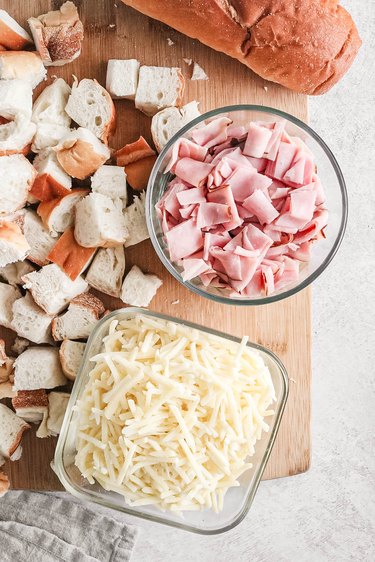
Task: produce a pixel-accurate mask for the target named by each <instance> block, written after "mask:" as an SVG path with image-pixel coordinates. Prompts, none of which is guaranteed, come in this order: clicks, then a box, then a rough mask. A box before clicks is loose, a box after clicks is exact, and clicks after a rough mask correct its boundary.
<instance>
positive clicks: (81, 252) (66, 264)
mask: <svg viewBox="0 0 375 562" xmlns="http://www.w3.org/2000/svg"><path fill="white" fill-rule="evenodd" d="M95 252H96V248H84V247H83V246H80V245H79V244H78V242H77V240H76V239H75V238H74V229H73V227H69V228H68V229H67V230H66V231H65V232H64V234H63V235H62V236H61V237H60V238H59V239H58V241H57V242H56V244H55V245H54V247H53V248H52V250H51V251H50V253H49V254H48V256H47V258H48V259H49V260H50V261H51V262H53V263H55V264H57V265H58V266H59V267H60V268H61V269H62V270H63V271H64V273H66V275H68V277H70V279H71V280H72V281H74V280H75V279H77V277H78V276H79V275H81V274H82V273H83V272H84V271H85V269H86V268H87V267H88V265H89V264H90V262H91V260H92V258H93V257H94V254H95Z"/></svg>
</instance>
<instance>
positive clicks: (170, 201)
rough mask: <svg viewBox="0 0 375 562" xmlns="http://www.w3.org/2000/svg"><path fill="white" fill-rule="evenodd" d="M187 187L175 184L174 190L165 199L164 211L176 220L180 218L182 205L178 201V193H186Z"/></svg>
mask: <svg viewBox="0 0 375 562" xmlns="http://www.w3.org/2000/svg"><path fill="white" fill-rule="evenodd" d="M185 189H186V186H185V185H184V184H183V183H174V184H173V187H172V189H171V190H170V191H169V193H168V195H167V196H166V197H165V199H164V209H165V210H166V211H168V213H169V214H170V215H172V217H173V218H175V219H176V220H179V218H180V207H181V205H180V203H179V200H178V199H177V193H179V192H180V191H184V190H185Z"/></svg>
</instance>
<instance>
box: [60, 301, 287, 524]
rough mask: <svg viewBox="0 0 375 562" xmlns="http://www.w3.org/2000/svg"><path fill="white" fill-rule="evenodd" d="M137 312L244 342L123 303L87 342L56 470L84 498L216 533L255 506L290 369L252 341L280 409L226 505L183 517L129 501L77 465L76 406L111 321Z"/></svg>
mask: <svg viewBox="0 0 375 562" xmlns="http://www.w3.org/2000/svg"><path fill="white" fill-rule="evenodd" d="M138 314H142V315H147V316H149V317H151V318H158V319H163V320H169V321H172V322H176V323H179V324H183V325H184V326H187V327H191V328H194V329H196V330H200V331H202V332H206V333H209V334H213V335H215V336H219V337H221V338H226V339H228V340H231V341H234V342H238V343H240V341H241V340H240V339H239V338H236V337H233V336H229V335H227V334H223V333H222V332H217V331H215V330H211V329H208V328H205V327H203V326H199V325H197V324H193V323H191V322H186V321H183V320H180V319H178V318H174V317H170V316H165V315H163V314H158V313H156V312H152V311H149V310H145V309H141V308H131V307H129V308H124V309H120V310H116V311H114V312H112V313H111V314H109V315H108V316H105V317H104V318H103V319H102V320H101V321H100V322H98V324H97V325H96V327H95V329H94V330H93V332H92V334H91V336H90V338H89V340H88V342H87V345H86V350H85V354H84V357H83V360H82V364H81V368H80V371H79V373H78V376H77V379H76V381H75V383H74V386H73V390H72V394H71V398H70V401H69V404H68V407H67V410H66V414H65V418H64V422H63V425H62V428H61V432H60V436H59V440H58V443H57V447H56V453H55V471H56V474H57V476H58V478H59V479H60V481H61V483H62V484H63V486H64V487H65V489H66V490H67V491H68V492H70V493H71V494H73V495H74V496H76V497H77V498H79V499H81V500H89V501H93V502H96V503H99V504H102V505H104V506H106V507H110V508H112V509H116V510H118V511H122V512H124V513H128V514H130V515H134V516H136V517H141V518H143V519H148V520H150V521H156V522H158V523H164V524H166V525H170V526H173V527H178V528H180V529H184V530H187V531H191V532H195V533H200V534H205V535H211V534H216V533H222V532H225V531H228V530H230V529H232V528H233V527H235V526H236V525H238V523H240V521H242V519H243V518H244V517H245V515H246V514H247V512H248V511H249V509H250V506H251V503H252V501H253V499H254V496H255V493H256V491H257V488H258V485H259V482H260V479H261V477H262V474H263V471H264V469H265V466H266V464H267V461H268V458H269V455H270V453H271V450H272V446H273V444H274V441H275V438H276V435H277V431H278V428H279V425H280V421H281V418H282V415H283V411H284V408H285V404H286V400H287V396H288V375H287V372H286V370H285V367H284V366H283V364H282V363H281V361H280V360H279V359H278V357H277V356H276V355H275V354H274V353H272V352H271V351H269V350H268V349H266V348H264V347H262V346H260V345H256V344H253V343H247V345H248V346H249V347H250V348H252V349H254V350H257V351H258V352H259V353H260V355H261V357H262V358H263V360H264V362H265V364H266V365H267V367H268V369H269V372H270V374H271V378H272V382H273V385H274V389H275V396H276V402H274V403H273V404H272V409H273V410H274V412H275V413H274V414H273V415H272V416H269V417H267V424H268V425H269V428H270V429H269V431H268V433H265V432H264V431H263V432H262V436H261V439H260V440H259V441H257V444H256V446H255V454H254V455H253V456H252V457H251V462H252V465H253V466H252V468H250V469H249V470H247V471H246V472H245V473H244V474H243V475H242V476H241V477H240V478H239V482H240V486H238V487H233V488H230V489H229V490H228V492H227V493H226V495H225V498H224V505H223V510H222V511H221V512H220V513H215V512H214V511H213V510H211V509H206V510H203V511H191V512H190V511H185V512H183V517H181V516H179V515H178V514H175V513H173V512H162V511H160V510H159V509H157V508H155V507H153V506H142V507H130V506H129V505H127V504H126V503H125V500H124V497H123V496H122V495H120V494H118V493H116V492H110V491H107V490H104V488H102V486H100V484H98V483H95V484H90V483H89V482H88V480H86V478H84V477H83V476H82V475H81V473H80V471H79V469H78V468H77V467H76V465H75V456H76V445H75V442H76V427H77V424H76V422H77V416H78V414H77V412H76V411H75V410H74V406H75V404H76V403H77V400H79V399H80V398H81V397H82V393H83V391H84V388H85V386H86V383H87V381H88V377H89V372H90V370H91V368H92V365H93V364H92V363H91V364H90V358H91V357H93V356H94V355H96V354H97V353H99V352H100V350H101V346H102V340H103V338H104V337H105V336H106V335H107V334H108V330H109V326H110V324H111V322H112V321H113V320H118V321H121V320H125V319H129V318H132V317H134V316H136V315H138Z"/></svg>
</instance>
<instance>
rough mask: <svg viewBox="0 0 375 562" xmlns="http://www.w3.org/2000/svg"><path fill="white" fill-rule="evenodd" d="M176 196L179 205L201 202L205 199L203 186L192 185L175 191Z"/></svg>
mask: <svg viewBox="0 0 375 562" xmlns="http://www.w3.org/2000/svg"><path fill="white" fill-rule="evenodd" d="M176 197H177V200H178V202H179V203H180V205H182V206H184V205H192V204H193V203H194V204H196V203H203V202H204V201H206V197H205V189H204V187H192V188H191V189H186V190H184V191H179V192H178V193H176Z"/></svg>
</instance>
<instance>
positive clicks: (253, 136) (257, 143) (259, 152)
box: [243, 123, 272, 158]
mask: <svg viewBox="0 0 375 562" xmlns="http://www.w3.org/2000/svg"><path fill="white" fill-rule="evenodd" d="M271 137H272V131H270V130H269V129H266V127H262V126H261V125H257V123H250V125H249V129H248V134H247V139H246V142H245V146H244V148H243V153H244V154H245V155H246V156H252V157H253V158H262V156H263V154H264V152H265V150H266V148H267V145H268V143H269V141H270V139H271Z"/></svg>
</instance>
